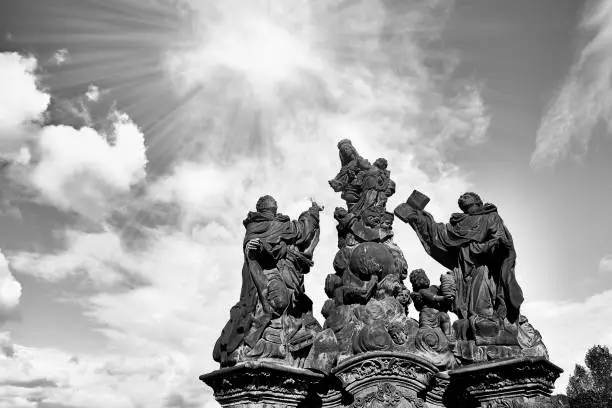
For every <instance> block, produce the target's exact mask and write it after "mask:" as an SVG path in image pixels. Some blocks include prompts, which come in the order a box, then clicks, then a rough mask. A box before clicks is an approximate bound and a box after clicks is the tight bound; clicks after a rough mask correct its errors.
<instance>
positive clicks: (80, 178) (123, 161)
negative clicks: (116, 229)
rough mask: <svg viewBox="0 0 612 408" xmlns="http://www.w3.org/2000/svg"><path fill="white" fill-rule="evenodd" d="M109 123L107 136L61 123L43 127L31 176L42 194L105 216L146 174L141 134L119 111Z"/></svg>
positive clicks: (56, 202) (91, 214) (82, 211)
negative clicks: (113, 203) (119, 198)
mask: <svg viewBox="0 0 612 408" xmlns="http://www.w3.org/2000/svg"><path fill="white" fill-rule="evenodd" d="M113 122H114V123H113V130H112V133H110V134H109V135H105V134H100V133H99V132H97V131H96V130H94V129H92V128H89V127H82V128H80V129H75V128H73V127H71V126H63V125H58V126H46V127H44V128H43V129H42V130H41V132H40V136H39V139H38V145H37V149H38V152H37V153H38V156H39V158H38V162H37V163H36V165H35V167H34V168H33V169H32V172H31V176H30V181H31V183H32V185H33V186H34V187H36V188H37V189H38V190H39V191H40V193H41V195H42V196H43V198H45V199H46V200H47V201H48V202H50V203H52V204H54V205H56V206H57V207H58V208H61V209H64V210H68V209H70V210H75V211H77V212H79V213H80V214H84V215H86V216H88V217H90V218H92V219H104V215H105V211H106V210H107V208H108V205H109V203H110V202H112V199H113V198H114V197H115V196H116V195H120V194H122V193H127V192H129V191H130V188H131V187H132V186H133V185H135V184H137V183H138V182H140V181H142V180H143V179H144V177H145V176H146V172H145V167H146V164H147V157H146V150H145V140H144V135H143V134H142V132H141V131H140V129H139V128H138V126H136V125H135V124H134V123H133V122H132V121H131V120H130V119H129V117H128V116H127V115H124V114H117V116H116V117H115V118H114V121H113Z"/></svg>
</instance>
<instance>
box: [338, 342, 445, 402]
mask: <svg viewBox="0 0 612 408" xmlns="http://www.w3.org/2000/svg"><path fill="white" fill-rule="evenodd" d="M436 371H437V369H436V368H435V367H434V365H433V364H431V363H430V362H428V361H426V360H424V359H422V358H419V357H417V356H415V355H413V354H406V353H394V352H369V353H363V354H359V355H357V356H355V357H352V358H349V359H347V360H344V361H343V362H342V363H340V364H339V365H338V366H337V367H336V368H334V369H333V370H332V373H333V374H334V375H335V376H336V378H338V379H339V380H340V382H341V384H342V387H343V389H344V390H345V392H347V393H348V394H350V395H351V396H352V401H351V402H350V404H348V406H349V407H351V408H378V407H385V408H417V407H418V408H421V407H424V406H425V405H424V404H425V402H424V398H425V393H426V389H427V388H428V386H429V382H430V380H431V378H432V376H433V375H434V373H435V372H436ZM345 406H347V405H345Z"/></svg>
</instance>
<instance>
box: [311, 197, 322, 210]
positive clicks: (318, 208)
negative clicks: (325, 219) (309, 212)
mask: <svg viewBox="0 0 612 408" xmlns="http://www.w3.org/2000/svg"><path fill="white" fill-rule="evenodd" d="M310 202H311V204H312V205H311V207H310V208H312V209H313V210H315V211H323V210H324V209H325V207H324V206H322V205H319V204H318V203H317V202H316V201H315V200H313V199H312V198H311V199H310Z"/></svg>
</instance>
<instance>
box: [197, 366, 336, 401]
mask: <svg viewBox="0 0 612 408" xmlns="http://www.w3.org/2000/svg"><path fill="white" fill-rule="evenodd" d="M324 378H325V377H324V375H322V374H319V373H314V372H312V371H308V370H304V369H299V368H293V367H286V366H281V365H278V364H272V363H268V362H262V361H258V362H255V361H253V362H246V363H241V364H238V365H236V366H233V367H228V368H222V369H220V370H217V371H213V372H212V373H209V374H204V375H201V376H200V380H202V381H203V382H205V383H206V384H208V385H209V386H210V387H211V388H212V389H213V391H214V395H215V399H216V400H217V402H218V403H219V404H221V406H222V407H224V408H225V407H228V408H229V407H231V408H281V407H316V406H321V398H320V397H319V396H318V394H317V392H316V389H317V388H318V387H319V386H320V385H321V384H320V383H321V381H322V380H323V379H324Z"/></svg>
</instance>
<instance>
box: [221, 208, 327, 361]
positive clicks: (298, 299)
mask: <svg viewBox="0 0 612 408" xmlns="http://www.w3.org/2000/svg"><path fill="white" fill-rule="evenodd" d="M321 210H322V208H321V207H319V206H318V205H317V204H316V203H313V205H312V207H311V208H309V209H308V210H307V211H305V212H303V213H302V214H301V215H300V217H299V218H298V220H297V221H295V220H291V219H290V218H289V217H288V216H286V215H283V214H279V213H277V204H276V201H275V200H274V198H273V197H271V196H264V197H261V198H260V199H259V200H258V202H257V205H256V211H255V212H249V214H248V216H247V218H246V219H245V220H244V222H243V224H244V226H245V228H246V234H245V237H244V241H243V254H244V264H243V267H242V289H241V292H240V300H239V301H238V303H236V305H234V306H233V307H232V309H231V311H230V320H229V322H228V323H227V324H226V325H225V328H224V329H223V331H222V333H221V336H220V337H219V339H218V340H217V342H216V344H215V348H214V351H213V358H214V359H215V361H217V362H219V363H221V365H222V366H227V365H232V364H235V363H236V362H239V361H243V360H249V359H259V358H272V359H281V360H286V361H288V362H289V363H290V364H292V365H299V362H298V361H297V359H299V358H297V357H296V356H297V355H299V354H300V353H299V352H300V351H304V350H307V348H308V347H309V346H310V345H312V341H313V335H314V333H316V332H317V331H320V330H321V327H320V325H319V323H318V322H317V321H316V319H315V318H314V317H313V315H312V301H311V300H310V299H309V298H308V296H306V294H305V293H304V274H305V273H308V272H309V270H310V267H311V266H312V265H313V263H312V255H313V252H314V249H315V247H316V245H317V243H318V240H319V212H320V211H321ZM306 352H307V351H306ZM302 354H303V353H302ZM302 357H303V356H302ZM302 360H303V359H302Z"/></svg>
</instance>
